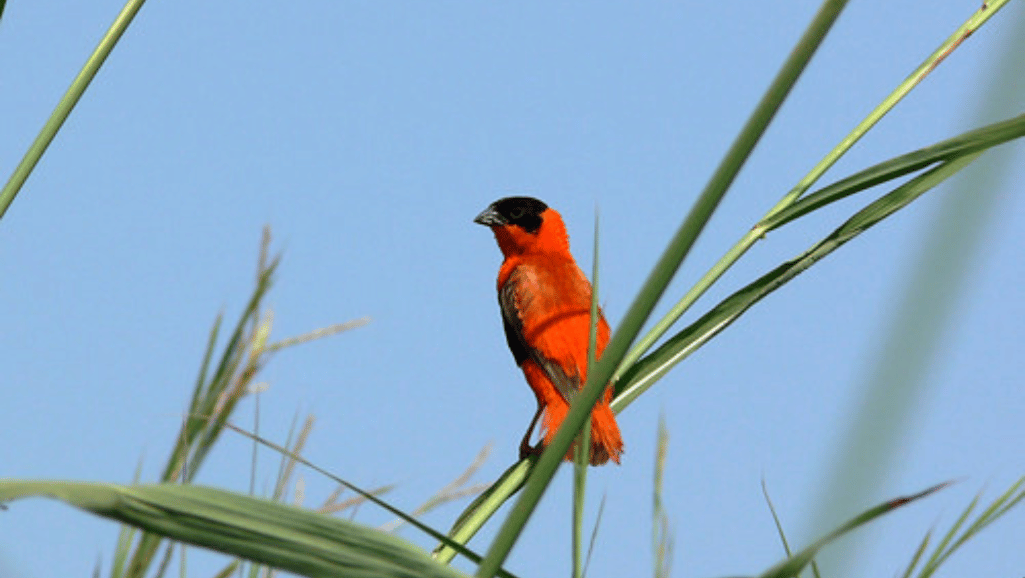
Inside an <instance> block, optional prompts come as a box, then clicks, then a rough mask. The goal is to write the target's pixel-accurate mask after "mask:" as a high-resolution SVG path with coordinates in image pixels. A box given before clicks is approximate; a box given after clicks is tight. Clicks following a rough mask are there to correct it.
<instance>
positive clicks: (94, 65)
mask: <svg viewBox="0 0 1025 578" xmlns="http://www.w3.org/2000/svg"><path fill="white" fill-rule="evenodd" d="M145 2H146V0H128V2H127V3H126V4H125V6H124V8H122V9H121V13H120V14H118V15H117V18H115V19H114V23H113V24H111V25H110V29H109V30H107V33H106V34H104V35H103V38H101V39H100V43H99V45H97V46H96V49H95V50H93V53H92V55H90V56H89V59H88V60H86V61H85V65H84V66H82V70H81V71H80V72H79V73H78V76H76V77H75V80H73V81H72V82H71V86H69V87H68V90H67V92H65V93H64V96H63V97H62V98H61V99H60V102H58V103H57V108H55V109H54V111H53V112H52V113H51V114H50V118H49V119H47V121H46V124H44V125H43V128H42V130H40V131H39V135H38V136H36V140H34V141H32V145H31V146H29V148H28V151H26V152H25V156H24V157H23V158H22V159H21V162H20V163H18V166H17V167H16V168H15V169H14V173H12V174H11V178H10V179H9V180H8V181H7V184H6V185H4V188H3V189H2V190H0V219H2V218H3V216H4V213H6V212H7V208H8V207H10V206H11V203H12V202H13V201H14V197H16V196H17V195H18V191H20V190H21V187H22V185H24V184H25V181H26V180H27V179H28V176H29V175H30V174H32V169H34V168H35V166H36V163H38V162H39V159H41V158H42V157H43V153H45V152H46V149H47V147H49V146H50V143H51V142H53V138H54V137H55V136H56V135H57V131H58V130H60V128H61V125H63V124H64V121H65V120H67V119H68V115H70V114H71V110H72V109H73V108H75V104H77V103H78V99H80V98H82V94H84V93H85V89H86V88H89V83H90V82H92V80H93V78H95V77H96V73H97V72H99V70H100V67H101V66H103V62H104V61H105V60H106V59H107V56H109V55H110V52H111V51H112V50H114V46H115V45H116V44H117V41H118V40H120V39H121V35H122V34H124V32H125V30H126V29H128V25H129V24H131V23H132V19H133V18H135V15H136V14H138V12H139V9H140V8H142V5H143V4H144V3H145ZM0 10H2V6H0Z"/></svg>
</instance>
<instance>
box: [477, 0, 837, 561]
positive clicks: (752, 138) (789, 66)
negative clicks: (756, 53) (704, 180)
mask: <svg viewBox="0 0 1025 578" xmlns="http://www.w3.org/2000/svg"><path fill="white" fill-rule="evenodd" d="M845 5H846V1H844V0H827V1H826V2H824V3H823V4H822V6H821V7H820V9H819V11H818V13H817V14H816V15H815V17H814V18H813V19H812V22H811V23H810V24H809V26H808V28H807V29H806V30H805V32H804V34H803V35H802V36H801V39H800V40H799V41H798V43H797V45H796V46H795V47H794V50H793V51H792V52H791V53H790V56H788V57H787V60H786V62H785V63H784V64H783V67H782V68H781V69H780V71H779V73H778V74H777V75H776V78H775V79H774V80H773V82H772V84H771V85H770V86H769V88H768V90H767V91H766V93H765V95H764V96H763V97H762V99H761V100H760V101H759V103H758V105H757V106H756V107H755V110H754V112H753V113H752V114H751V117H750V118H749V119H748V121H747V122H746V123H745V125H744V127H743V129H742V130H741V132H740V134H739V135H738V136H737V138H736V140H735V141H734V143H733V145H732V146H731V147H730V149H729V151H727V153H726V156H725V157H724V158H723V161H722V162H721V163H720V165H719V168H718V169H716V171H715V173H713V175H712V178H711V179H710V180H709V182H708V184H707V185H706V187H705V190H704V191H702V193H701V195H700V196H699V197H698V199H697V201H696V202H695V204H694V206H693V208H692V209H691V211H690V213H689V214H688V215H687V218H686V219H685V220H684V222H683V224H682V225H681V226H680V228H679V230H678V231H677V232H676V235H674V237H673V239H672V241H671V242H670V243H669V246H668V247H667V248H666V251H665V252H664V253H663V254H662V257H661V258H660V259H659V261H658V263H657V264H656V265H655V267H654V269H653V270H652V272H651V274H650V275H649V276H648V279H647V280H646V281H645V283H644V285H643V286H642V288H641V290H640V292H639V293H638V295H637V297H636V298H635V299H634V301H633V303H632V304H631V305H630V308H629V309H628V310H627V313H626V315H625V317H624V319H623V321H622V323H621V324H620V327H619V328H618V329H617V330H616V331H615V333H614V334H613V336H612V340H611V342H610V343H609V345H608V347H607V349H606V350H605V354H604V355H603V357H602V359H601V360H600V361H599V362H598V363H597V365H596V366H595V371H593V372H592V373H590V374H589V375H588V376H587V384H586V385H585V386H584V387H583V389H582V390H581V392H580V396H579V398H578V399H577V403H575V404H574V405H573V407H572V408H571V409H570V411H569V414H568V415H567V416H566V421H565V423H564V425H563V427H562V428H560V430H559V432H558V433H557V434H556V435H555V438H554V439H553V440H552V443H551V445H550V446H549V447H548V448H547V449H546V450H545V451H544V452H543V453H542V454H541V458H540V460H538V463H537V466H536V468H535V469H534V471H533V472H532V473H531V476H530V478H529V479H528V480H527V484H526V486H525V487H524V489H523V491H522V492H521V493H520V497H519V499H518V500H517V502H516V504H515V505H514V506H513V510H512V512H510V514H509V517H508V518H507V519H506V521H505V523H503V525H502V527H501V528H500V529H499V532H498V535H497V536H496V537H495V539H494V541H493V542H492V544H491V547H490V549H489V550H488V553H487V555H486V556H485V559H484V561H483V562H482V563H481V565H480V567H479V568H478V569H477V576H478V578H489V577H490V576H493V575H494V574H495V572H496V571H497V570H498V568H499V567H500V566H501V565H502V563H503V562H504V561H505V558H506V557H507V556H508V555H509V551H510V550H512V547H513V544H514V543H515V542H516V539H517V538H518V537H519V534H520V532H521V531H522V530H523V527H524V526H525V525H526V523H527V520H528V519H529V518H530V515H531V513H532V512H533V511H534V508H536V506H537V503H538V502H539V501H540V500H541V496H542V495H543V494H544V491H545V489H546V488H547V487H548V484H549V482H550V481H551V479H552V477H553V476H554V475H555V470H556V468H558V466H559V460H560V459H561V457H562V456H563V455H565V453H566V451H567V450H568V449H569V447H570V444H572V441H573V437H574V436H575V435H576V432H578V431H579V430H580V428H581V427H582V425H583V423H584V421H586V419H587V416H588V415H589V414H590V412H591V408H592V407H594V403H595V402H596V401H597V400H598V397H599V396H600V395H601V394H602V391H603V390H604V387H605V384H606V383H608V381H609V379H610V378H611V377H612V373H613V371H614V370H615V369H616V367H618V366H619V364H620V362H621V361H622V359H623V356H624V355H626V352H627V348H628V347H629V346H630V344H631V343H632V342H633V340H634V339H635V338H636V337H637V334H638V333H639V332H640V330H641V327H642V326H643V325H644V323H645V321H646V320H647V318H648V316H649V315H650V314H651V311H652V310H653V309H654V308H655V304H656V303H657V302H658V300H659V298H660V297H661V296H662V293H663V292H664V291H665V288H666V287H667V286H668V285H669V282H670V281H671V280H672V277H673V276H674V275H675V273H676V271H677V269H679V267H680V264H681V263H682V262H683V259H684V258H685V257H686V256H687V254H688V253H689V252H690V249H691V247H692V246H693V244H694V241H695V240H696V239H697V237H698V235H699V234H700V233H701V231H702V230H703V229H704V226H705V224H706V223H707V222H708V220H709V219H710V218H711V216H712V212H713V211H714V210H715V208H716V207H717V206H718V205H719V202H720V201H721V200H722V198H723V196H725V194H726V190H727V189H728V188H729V186H730V184H731V183H732V182H733V180H734V178H735V177H736V175H737V173H738V172H740V168H741V167H742V166H743V164H744V161H745V160H746V159H747V157H748V156H749V155H750V154H751V151H752V150H753V149H754V147H755V145H756V144H757V143H758V140H759V138H761V135H762V134H764V132H765V130H766V128H768V126H769V122H770V121H771V120H772V118H773V116H775V113H776V111H778V110H779V107H780V106H781V105H782V104H783V100H784V99H785V98H786V96H787V94H789V92H790V90H791V89H792V88H793V86H794V84H795V83H796V82H797V79H798V77H799V76H800V74H801V72H802V71H803V70H804V69H805V68H806V67H807V65H808V62H809V61H810V60H811V57H812V55H814V53H815V50H816V49H817V48H818V46H819V45H820V44H821V43H822V40H823V39H824V38H825V36H826V33H827V32H828V31H829V29H830V28H831V27H832V25H833V23H835V22H836V19H837V18H838V17H839V15H840V11H841V10H842V9H843V7H844V6H845Z"/></svg>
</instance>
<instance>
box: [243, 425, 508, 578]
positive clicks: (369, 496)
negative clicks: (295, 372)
mask: <svg viewBox="0 0 1025 578" xmlns="http://www.w3.org/2000/svg"><path fill="white" fill-rule="evenodd" d="M225 427H226V428H227V429H230V430H232V431H234V432H236V433H239V434H241V435H243V436H246V437H248V438H250V439H252V440H255V441H256V442H258V443H260V444H261V445H264V446H267V447H269V448H271V449H273V450H274V451H276V452H278V453H280V454H281V455H283V456H288V458H289V459H292V460H294V461H295V462H296V463H299V464H302V465H304V466H306V467H308V468H310V469H311V470H313V471H315V472H317V473H318V474H321V475H323V476H324V477H326V478H328V479H330V480H332V481H333V482H335V483H337V484H339V485H341V486H345V487H346V488H348V489H350V490H352V491H353V492H356V493H357V494H359V495H360V497H362V498H363V499H364V500H366V501H368V502H371V503H373V504H374V505H376V506H378V507H380V508H382V509H383V510H385V511H387V512H389V513H391V514H393V515H395V516H398V517H399V518H400V519H402V520H403V521H404V522H406V523H408V524H409V525H411V526H413V527H414V528H416V529H417V530H420V531H421V532H423V533H424V534H427V535H428V536H430V537H431V538H434V539H435V540H439V541H441V542H444V543H445V544H446V546H448V547H449V548H452V549H454V550H455V551H456V552H457V553H459V554H462V555H463V556H465V557H467V558H468V559H470V560H471V561H473V562H478V563H479V562H480V560H481V558H480V556H478V555H477V554H476V553H475V552H473V551H472V550H470V549H468V548H466V547H465V546H463V545H462V544H460V543H457V542H455V541H453V540H450V539H449V538H447V537H446V536H445V535H444V534H442V533H441V532H438V531H437V530H435V529H434V528H431V527H430V526H428V525H426V524H424V523H423V522H420V521H419V520H417V519H416V518H414V517H412V516H410V515H409V514H407V513H405V512H403V511H402V510H400V509H398V508H396V507H395V506H392V505H391V504H389V503H388V502H385V501H384V500H382V499H380V498H378V497H377V496H376V495H374V494H375V492H368V491H366V490H364V489H362V488H360V487H359V486H357V485H355V484H352V483H350V482H348V481H346V480H344V479H342V478H340V477H338V476H336V475H334V474H332V473H331V472H329V471H327V470H325V469H324V468H321V467H320V466H318V465H316V464H314V463H312V462H310V461H309V460H307V459H306V458H304V457H302V456H300V455H298V454H295V453H292V452H291V451H289V449H288V448H286V447H282V446H280V445H278V444H276V443H274V442H272V441H269V440H266V439H264V438H261V437H259V436H255V435H253V434H251V433H249V432H247V431H245V430H243V429H240V428H237V427H235V426H233V425H231V424H225ZM388 489H390V488H388ZM435 559H438V557H437V556H435ZM497 575H498V576H503V577H506V578H508V577H511V576H512V575H511V574H509V573H508V572H506V571H505V570H503V569H498V570H497Z"/></svg>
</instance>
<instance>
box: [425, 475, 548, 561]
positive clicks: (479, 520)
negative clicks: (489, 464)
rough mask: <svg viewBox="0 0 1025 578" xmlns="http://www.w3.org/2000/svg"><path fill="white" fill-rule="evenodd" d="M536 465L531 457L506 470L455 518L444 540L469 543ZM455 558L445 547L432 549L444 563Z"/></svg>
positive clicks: (441, 545) (516, 490)
mask: <svg viewBox="0 0 1025 578" xmlns="http://www.w3.org/2000/svg"><path fill="white" fill-rule="evenodd" d="M536 462H537V457H536V456H531V457H529V458H527V459H525V460H521V461H519V462H517V463H515V464H513V465H511V466H509V468H508V469H506V470H505V472H503V473H502V475H501V476H499V478H498V480H496V481H495V483H494V484H492V485H491V487H490V488H488V489H487V490H485V491H484V492H482V493H481V494H480V495H479V496H477V498H476V499H475V500H474V501H473V502H471V503H470V505H469V506H467V507H466V509H465V510H464V511H463V513H462V514H460V515H459V517H458V518H457V519H456V521H455V523H454V524H452V529H451V530H449V532H448V539H449V540H450V541H452V542H454V543H456V544H466V543H467V542H469V541H470V538H472V537H473V536H474V535H475V534H476V533H477V531H478V530H480V529H481V528H482V527H483V526H484V524H485V523H486V522H487V521H488V520H489V519H491V516H493V515H494V514H495V512H497V511H498V509H499V508H500V507H502V504H504V503H505V502H506V501H507V500H509V498H511V497H513V496H514V495H515V494H516V492H518V491H520V488H522V487H523V484H525V483H527V477H528V476H529V475H530V472H531V470H532V469H533V466H534V463H536ZM456 554H457V552H456V550H455V549H453V548H452V547H451V546H449V545H448V544H445V543H442V544H439V545H438V547H437V548H435V549H434V557H435V558H436V559H437V560H440V561H442V562H445V563H448V562H449V561H451V560H452V558H454V557H455V555H456Z"/></svg>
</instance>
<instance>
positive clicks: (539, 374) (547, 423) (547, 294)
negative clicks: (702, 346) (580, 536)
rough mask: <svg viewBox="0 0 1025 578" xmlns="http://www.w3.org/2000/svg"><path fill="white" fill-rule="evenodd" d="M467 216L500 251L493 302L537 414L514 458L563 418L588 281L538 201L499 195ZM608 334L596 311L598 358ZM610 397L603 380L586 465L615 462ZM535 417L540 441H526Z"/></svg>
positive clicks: (583, 338)
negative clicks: (486, 231) (495, 300)
mask: <svg viewBox="0 0 1025 578" xmlns="http://www.w3.org/2000/svg"><path fill="white" fill-rule="evenodd" d="M473 221H474V222H475V223H478V224H481V225H484V226H486V227H489V228H490V229H491V231H492V232H493V233H494V235H495V240H496V241H497V242H498V247H499V249H500V250H501V252H502V256H503V261H502V265H501V267H500V268H499V270H498V304H499V307H500V309H501V313H502V322H503V325H504V327H505V338H506V341H507V342H508V345H509V349H510V350H511V351H512V354H513V359H514V360H515V361H516V365H518V366H519V367H520V369H521V370H522V371H523V375H524V377H526V380H527V384H528V385H529V386H530V388H531V389H532V390H533V392H534V396H535V397H536V398H537V412H536V413H535V414H534V417H533V419H531V421H530V426H528V428H527V432H526V434H524V436H523V440H522V441H521V442H520V459H524V458H526V457H528V456H530V455H534V454H538V453H540V452H541V451H542V450H543V449H544V448H545V447H547V446H548V445H549V444H551V442H552V439H553V438H554V437H555V434H556V432H557V431H558V429H559V426H560V425H562V422H563V420H565V419H566V414H567V413H568V411H569V403H570V402H571V401H572V400H573V399H574V397H575V396H576V394H577V392H578V391H579V390H580V388H581V387H583V384H584V383H585V382H586V381H587V349H588V340H589V339H588V337H589V334H590V320H591V316H590V313H591V291H592V288H591V283H590V282H589V281H588V280H587V277H586V276H585V275H584V272H583V271H581V270H580V267H579V266H578V265H577V263H576V261H575V260H574V259H573V255H572V254H571V253H570V250H569V235H568V234H567V232H566V225H565V223H564V222H563V220H562V216H561V215H559V213H558V212H557V211H556V210H555V209H552V208H549V207H548V205H546V204H545V203H544V202H543V201H540V200H538V199H535V198H533V197H505V198H502V199H499V200H497V201H495V202H493V203H491V204H490V205H489V206H488V207H487V208H486V209H484V210H483V211H482V212H481V213H480V214H479V215H477V217H476V218H474V220H473ZM609 335H610V330H609V324H608V322H606V321H605V316H604V314H603V313H602V312H601V310H600V309H599V312H598V331H597V341H596V344H595V345H596V354H597V356H598V358H600V357H601V355H602V352H603V351H604V350H605V346H606V345H608V342H609ZM611 401H612V385H611V384H609V385H608V386H606V389H605V391H604V392H603V394H602V396H601V397H600V398H599V399H598V402H597V404H596V405H595V406H594V409H593V410H592V412H591V447H590V450H589V453H588V462H589V463H590V464H591V465H596V466H597V465H603V464H605V463H607V462H608V461H609V460H612V461H613V462H615V463H617V464H618V463H620V456H621V455H622V454H623V438H622V436H621V435H620V432H619V426H618V424H617V423H616V416H615V414H613V412H612V408H611V407H609V403H610V402H611ZM542 415H543V419H541V418H542ZM538 419H541V433H540V438H541V439H540V441H539V442H538V444H537V445H536V446H531V445H530V438H531V436H532V433H533V431H534V427H535V426H536V425H537V422H538ZM574 446H575V444H574ZM573 453H574V447H571V448H570V451H569V453H568V454H567V455H566V460H568V461H571V460H572V459H573Z"/></svg>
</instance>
